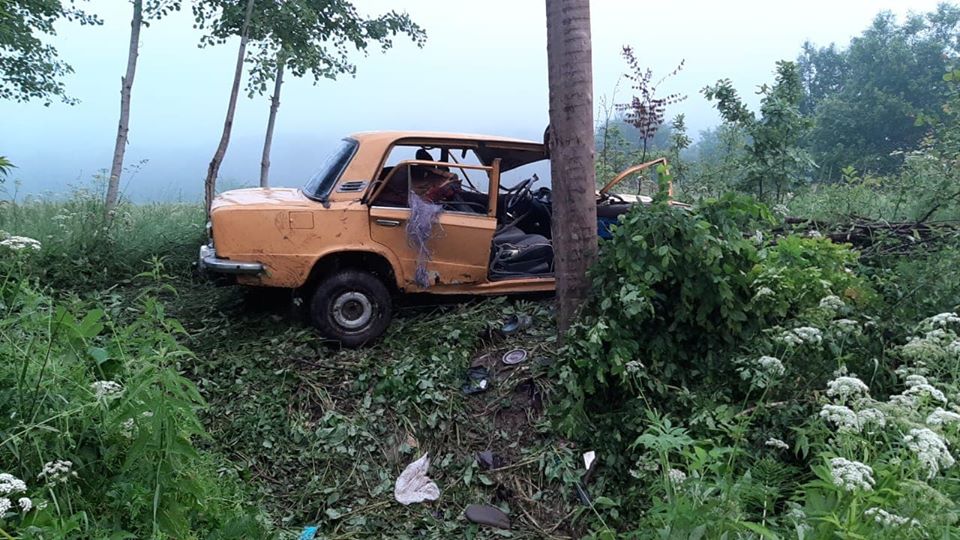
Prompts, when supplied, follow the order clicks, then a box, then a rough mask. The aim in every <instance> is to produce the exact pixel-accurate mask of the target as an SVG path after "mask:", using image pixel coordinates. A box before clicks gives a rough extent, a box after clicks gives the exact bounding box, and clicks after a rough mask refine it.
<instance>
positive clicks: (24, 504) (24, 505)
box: [17, 497, 33, 512]
mask: <svg viewBox="0 0 960 540" xmlns="http://www.w3.org/2000/svg"><path fill="white" fill-rule="evenodd" d="M17 504H18V505H20V510H21V511H23V512H29V511H30V509H31V508H33V501H31V500H30V498H29V497H20V499H19V500H18V501H17Z"/></svg>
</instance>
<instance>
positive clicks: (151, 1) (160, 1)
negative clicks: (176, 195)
mask: <svg viewBox="0 0 960 540" xmlns="http://www.w3.org/2000/svg"><path fill="white" fill-rule="evenodd" d="M130 4H131V6H132V11H133V15H132V16H131V18H130V42H129V44H128V47H127V69H126V71H125V72H124V74H123V77H121V78H120V121H119V122H118V125H117V139H116V142H115V143H114V146H113V161H112V162H111V164H110V178H109V180H108V181H107V196H106V200H105V201H104V211H105V212H106V215H107V219H110V217H111V216H112V215H113V212H114V210H115V209H116V207H117V201H118V200H119V198H120V175H121V174H122V173H123V156H124V154H125V153H126V150H127V140H128V134H129V133H130V99H131V96H132V94H133V79H134V77H135V76H136V74H137V60H138V59H139V57H140V30H141V29H142V28H143V27H144V26H147V25H149V21H151V20H156V19H159V18H161V17H163V16H164V15H167V14H168V13H170V12H171V11H179V9H180V0H147V2H144V1H143V0H131V1H130Z"/></svg>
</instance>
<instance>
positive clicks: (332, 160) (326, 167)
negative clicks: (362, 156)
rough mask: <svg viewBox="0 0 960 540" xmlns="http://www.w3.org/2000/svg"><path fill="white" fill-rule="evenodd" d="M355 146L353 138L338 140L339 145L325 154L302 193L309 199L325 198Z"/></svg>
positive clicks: (355, 142) (355, 148) (345, 165)
mask: <svg viewBox="0 0 960 540" xmlns="http://www.w3.org/2000/svg"><path fill="white" fill-rule="evenodd" d="M357 146H359V144H358V143H357V141H356V140H354V139H349V138H347V139H343V140H342V141H340V145H339V146H337V149H336V150H334V151H333V152H332V153H331V154H330V155H329V156H327V159H326V161H324V162H323V165H322V166H321V167H320V170H319V171H317V173H316V174H314V175H313V176H312V177H311V178H310V180H308V181H307V185H306V186H304V188H303V193H304V195H306V196H307V197H310V198H311V199H318V200H321V201H322V200H326V198H327V195H329V194H330V190H331V189H333V185H334V184H336V183H337V180H338V179H339V178H340V175H341V174H343V170H344V169H346V168H347V164H348V163H350V159H351V158H353V153H354V152H356V150H357Z"/></svg>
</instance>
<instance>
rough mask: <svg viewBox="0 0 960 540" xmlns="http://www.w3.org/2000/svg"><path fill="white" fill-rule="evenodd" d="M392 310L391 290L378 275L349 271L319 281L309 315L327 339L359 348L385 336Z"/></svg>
mask: <svg viewBox="0 0 960 540" xmlns="http://www.w3.org/2000/svg"><path fill="white" fill-rule="evenodd" d="M392 309H393V306H392V302H391V299H390V291H389V290H387V287H386V286H385V285H384V284H383V282H382V281H381V280H380V279H379V278H377V276H375V275H373V274H371V273H369V272H364V271H362V270H353V269H350V270H342V271H340V272H337V273H336V274H333V275H331V276H329V277H327V278H326V279H324V280H323V281H321V282H320V284H319V285H318V286H317V289H316V291H314V293H313V300H312V302H311V305H310V314H311V318H312V319H313V324H314V326H316V327H317V329H318V330H319V331H320V333H321V334H323V335H324V336H325V337H328V338H330V339H333V340H335V341H338V342H340V344H341V345H343V346H345V347H359V346H361V345H364V344H366V343H370V342H372V341H374V340H375V339H377V338H378V337H380V336H381V335H382V334H383V332H384V331H385V330H386V329H387V326H388V325H389V324H390V318H391V315H392Z"/></svg>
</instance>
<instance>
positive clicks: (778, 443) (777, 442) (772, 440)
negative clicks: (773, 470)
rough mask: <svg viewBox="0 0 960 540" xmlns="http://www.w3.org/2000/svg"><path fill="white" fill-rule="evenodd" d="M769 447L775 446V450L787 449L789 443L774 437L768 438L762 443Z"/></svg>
mask: <svg viewBox="0 0 960 540" xmlns="http://www.w3.org/2000/svg"><path fill="white" fill-rule="evenodd" d="M763 444H765V445H767V446H769V447H771V448H776V449H777V450H789V449H790V445H789V444H787V443H785V442H783V441H781V440H780V439H776V438H773V437H771V438H769V439H767V442H765V443H763Z"/></svg>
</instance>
